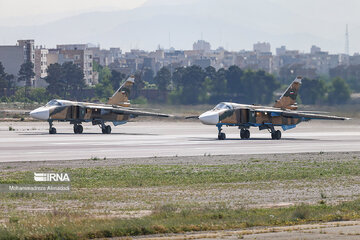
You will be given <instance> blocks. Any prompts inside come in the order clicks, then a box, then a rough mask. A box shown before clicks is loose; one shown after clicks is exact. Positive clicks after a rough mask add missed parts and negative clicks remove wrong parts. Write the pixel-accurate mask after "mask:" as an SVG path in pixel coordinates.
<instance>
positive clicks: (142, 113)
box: [111, 108, 171, 117]
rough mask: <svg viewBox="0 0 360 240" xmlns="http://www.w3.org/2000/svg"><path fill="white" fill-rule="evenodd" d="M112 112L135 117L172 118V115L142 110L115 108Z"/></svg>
mask: <svg viewBox="0 0 360 240" xmlns="http://www.w3.org/2000/svg"><path fill="white" fill-rule="evenodd" d="M111 111H112V112H114V113H118V114H128V115H134V116H150V117H171V115H168V114H163V113H154V112H146V111H141V110H136V109H126V108H120V109H119V108H114V109H112V110H111Z"/></svg>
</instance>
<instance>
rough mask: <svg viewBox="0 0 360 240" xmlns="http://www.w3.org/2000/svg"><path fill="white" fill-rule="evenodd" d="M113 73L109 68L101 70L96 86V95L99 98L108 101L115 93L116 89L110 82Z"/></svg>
mask: <svg viewBox="0 0 360 240" xmlns="http://www.w3.org/2000/svg"><path fill="white" fill-rule="evenodd" d="M111 73H112V72H111V71H110V69H109V68H108V67H101V68H99V83H98V84H96V86H95V93H96V96H97V97H98V98H101V99H108V98H109V97H110V96H112V94H113V93H114V88H113V86H112V83H111V81H110V79H111V77H112V74H111Z"/></svg>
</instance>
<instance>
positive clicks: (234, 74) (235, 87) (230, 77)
mask: <svg viewBox="0 0 360 240" xmlns="http://www.w3.org/2000/svg"><path fill="white" fill-rule="evenodd" d="M243 74H244V72H243V71H242V70H241V69H240V68H239V67H238V66H235V65H234V66H230V67H229V69H228V70H227V71H226V79H227V83H228V84H227V89H228V91H229V93H230V94H231V97H232V98H234V100H235V101H236V100H239V95H240V94H241V92H242V91H243V90H244V89H243V88H242V87H243V85H244V81H243V79H242V77H243Z"/></svg>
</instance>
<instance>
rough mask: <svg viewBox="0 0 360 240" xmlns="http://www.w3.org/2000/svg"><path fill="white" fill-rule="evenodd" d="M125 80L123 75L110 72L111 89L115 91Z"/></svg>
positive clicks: (113, 71)
mask: <svg viewBox="0 0 360 240" xmlns="http://www.w3.org/2000/svg"><path fill="white" fill-rule="evenodd" d="M125 78H126V75H125V74H123V73H121V72H118V71H115V70H111V76H110V82H111V85H112V87H113V89H115V90H117V89H118V88H119V87H120V84H121V83H122V81H123V80H124V79H125Z"/></svg>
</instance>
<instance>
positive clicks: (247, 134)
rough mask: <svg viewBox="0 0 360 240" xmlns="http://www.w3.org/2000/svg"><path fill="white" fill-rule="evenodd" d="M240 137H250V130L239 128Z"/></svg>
mask: <svg viewBox="0 0 360 240" xmlns="http://www.w3.org/2000/svg"><path fill="white" fill-rule="evenodd" d="M240 138H241V139H249V138H250V131H249V129H245V128H242V129H241V130H240Z"/></svg>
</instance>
